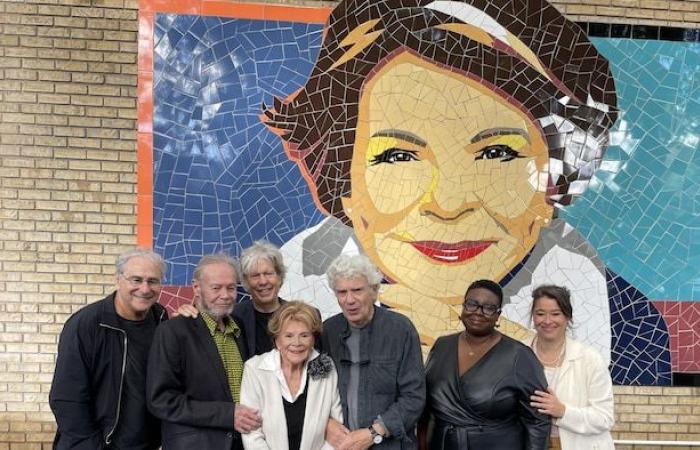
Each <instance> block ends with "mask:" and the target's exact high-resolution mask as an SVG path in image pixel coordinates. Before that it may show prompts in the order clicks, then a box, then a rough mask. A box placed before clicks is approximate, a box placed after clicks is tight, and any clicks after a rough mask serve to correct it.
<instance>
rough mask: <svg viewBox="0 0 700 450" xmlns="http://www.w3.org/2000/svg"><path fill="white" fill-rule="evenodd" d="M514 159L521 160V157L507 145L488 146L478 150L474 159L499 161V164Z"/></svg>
mask: <svg viewBox="0 0 700 450" xmlns="http://www.w3.org/2000/svg"><path fill="white" fill-rule="evenodd" d="M516 158H523V156H522V155H521V154H520V153H519V152H518V151H516V150H513V149H512V148H511V147H510V146H508V145H488V146H486V147H484V148H483V149H481V150H479V152H478V154H477V156H476V158H474V159H476V160H479V159H500V160H501V162H508V161H512V160H514V159H516Z"/></svg>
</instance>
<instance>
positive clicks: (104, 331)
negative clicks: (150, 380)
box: [49, 292, 168, 450]
mask: <svg viewBox="0 0 700 450" xmlns="http://www.w3.org/2000/svg"><path fill="white" fill-rule="evenodd" d="M115 294H116V293H115V292H113V293H111V294H110V295H108V296H107V297H105V298H104V299H102V300H100V301H98V302H95V303H92V304H90V305H87V306H85V307H84V308H82V309H81V310H80V311H78V312H76V313H75V314H73V315H72V316H71V317H70V318H69V319H68V321H67V322H66V323H65V325H64V326H63V331H62V332H61V338H60V340H59V343H58V357H57V358H56V370H55V371H54V375H53V383H52V384H51V391H50V392H49V405H50V406H51V411H53V413H54V416H56V424H57V425H58V430H57V431H56V438H55V440H54V448H55V449H59V450H63V449H75V450H78V449H85V450H96V449H102V448H105V447H107V446H108V445H109V444H110V443H111V442H112V439H113V437H114V433H115V430H116V429H117V425H118V422H119V411H120V403H121V399H120V386H121V385H122V383H123V379H124V376H125V373H124V371H125V367H126V366H125V364H124V362H125V354H124V348H125V346H126V347H127V348H128V344H129V342H128V339H127V336H126V331H125V330H123V329H122V328H120V323H119V318H118V316H117V311H116V309H115V307H114V298H115ZM149 316H150V317H151V318H152V320H154V321H155V323H157V324H160V323H161V322H163V321H165V320H167V318H168V315H167V313H166V312H165V309H164V308H163V307H162V306H161V305H159V304H158V303H156V304H154V305H153V306H152V307H151V310H150V311H149ZM143 382H144V384H145V383H146V380H143ZM147 431H148V432H149V435H150V439H149V440H150V442H149V443H144V444H146V445H147V446H148V448H158V446H159V444H160V436H159V433H158V430H147ZM151 431H152V432H151ZM117 432H118V431H117Z"/></svg>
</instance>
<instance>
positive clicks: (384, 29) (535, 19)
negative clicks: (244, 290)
mask: <svg viewBox="0 0 700 450" xmlns="http://www.w3.org/2000/svg"><path fill="white" fill-rule="evenodd" d="M617 113H618V111H617V97H616V92H615V84H614V80H613V77H612V74H611V72H610V69H609V66H608V62H607V60H606V59H605V58H604V57H603V56H601V55H600V54H599V53H598V51H597V50H596V48H595V47H594V46H593V45H592V44H591V43H590V42H589V40H588V38H587V37H586V35H585V33H584V32H583V31H582V30H581V29H580V28H579V27H578V26H577V25H575V24H573V23H572V22H570V21H569V20H567V19H566V18H565V17H564V16H563V15H562V14H561V13H559V12H558V11H557V10H556V9H555V8H554V7H553V6H551V5H550V4H549V3H547V2H544V1H540V0H531V1H516V0H491V1H484V0H471V1H423V0H411V1H397V0H383V1H376V0H364V1H362V0H348V1H343V2H341V3H340V4H339V5H338V6H337V7H336V8H335V9H334V10H333V12H332V14H331V16H330V18H329V21H328V24H327V26H326V30H325V34H324V40H323V44H322V46H321V50H320V54H319V56H318V58H317V61H316V65H315V66H314V68H313V70H312V71H311V74H310V76H309V78H308V80H307V82H306V84H305V85H304V86H303V87H302V88H301V89H300V90H298V91H296V92H294V93H292V94H291V95H289V96H288V97H281V98H276V99H275V100H274V102H273V104H271V105H267V106H264V110H263V113H262V114H261V119H262V120H263V122H264V123H265V125H266V126H267V127H268V128H269V129H270V130H271V131H272V132H274V133H275V134H277V135H278V136H279V137H280V139H281V141H282V143H283V146H284V149H285V152H286V154H287V155H288V157H289V158H290V159H291V160H293V161H295V162H296V163H297V165H298V168H299V170H300V171H301V173H302V175H303V177H304V179H305V180H306V182H307V184H308V186H309V189H310V191H311V193H312V196H313V198H314V201H315V203H316V205H317V206H318V208H319V209H320V210H321V211H323V212H324V213H325V214H326V215H327V219H325V220H324V221H323V222H321V223H320V224H318V225H315V226H313V227H311V228H308V229H306V230H304V231H302V232H300V233H299V234H297V235H296V236H295V237H294V238H293V239H291V240H290V241H288V242H287V243H286V244H284V245H283V246H282V251H283V253H284V254H285V261H286V262H287V264H288V265H289V266H290V267H289V271H288V274H287V279H286V281H285V284H284V287H283V290H282V295H283V296H287V297H289V298H304V299H307V298H308V299H313V301H314V302H315V303H316V305H317V306H318V307H319V308H320V309H321V310H322V312H324V313H325V314H330V313H333V312H336V311H337V305H336V303H335V300H334V297H333V293H332V292H330V290H329V288H328V287H327V284H326V281H325V276H324V273H325V268H326V267H327V265H328V263H329V262H330V261H331V260H332V259H333V258H334V257H336V256H337V255H338V254H340V253H364V254H367V255H368V256H369V257H370V258H371V259H372V261H373V262H374V263H375V264H376V265H377V266H378V267H379V268H380V270H381V271H382V273H383V274H384V277H385V284H383V287H382V290H381V294H380V302H381V304H382V305H384V306H385V307H389V308H393V309H394V310H396V311H398V312H401V313H402V314H404V315H406V316H408V317H410V318H411V320H412V321H413V323H414V324H415V325H416V327H417V329H418V331H419V333H420V336H421V339H422V341H423V344H424V345H425V346H426V347H429V346H430V345H431V344H432V343H433V342H434V341H435V340H436V339H437V337H439V336H441V335H445V334H448V333H453V332H455V331H456V330H458V329H459V326H460V324H459V312H460V310H461V304H462V301H463V298H462V295H463V293H464V290H465V287H466V286H467V285H469V283H470V282H472V281H474V280H477V279H483V278H486V279H493V280H498V281H500V284H501V285H502V286H503V287H504V292H505V293H506V301H505V302H506V303H507V304H505V306H504V314H503V315H504V316H505V317H506V319H504V320H502V323H501V329H502V330H505V332H506V333H508V334H511V335H513V336H515V337H525V336H526V335H527V334H528V333H529V331H528V330H527V328H528V327H529V326H530V323H529V320H530V319H529V315H528V305H529V298H530V292H531V290H532V288H534V286H536V285H538V284H541V283H557V284H564V285H567V286H569V287H570V288H571V290H572V292H573V301H574V308H575V309H576V311H577V312H576V318H577V324H576V327H575V330H574V333H575V335H576V337H577V338H579V339H581V340H583V341H585V342H588V343H589V344H591V345H593V346H594V347H595V348H597V349H598V350H599V351H600V352H601V353H602V354H603V355H604V356H606V357H607V358H609V361H610V363H611V371H612V375H613V380H614V381H615V382H616V383H617V384H670V382H671V367H670V354H669V348H668V347H669V343H668V332H667V329H666V325H665V323H664V321H663V319H662V318H661V315H660V314H659V312H658V311H657V310H656V308H655V307H654V306H653V304H652V303H651V302H649V301H648V299H647V298H646V297H645V296H644V295H643V294H642V293H641V292H639V291H638V290H636V289H635V288H634V287H633V286H631V285H629V284H628V283H627V282H626V281H625V280H624V279H622V278H621V277H619V276H618V275H617V274H615V273H614V272H612V271H611V270H609V269H608V268H607V267H606V266H605V264H604V263H603V262H602V261H601V259H600V258H599V257H598V255H597V252H596V250H595V248H593V247H592V246H591V245H590V244H589V243H588V242H587V241H586V239H585V238H584V237H583V236H582V235H581V234H579V233H578V232H577V231H576V229H574V228H573V227H571V226H570V225H568V224H567V223H566V222H565V221H563V220H562V219H561V218H559V211H560V210H561V209H562V208H564V207H566V206H568V205H570V204H571V203H572V202H574V201H575V200H576V198H577V197H579V196H580V195H581V194H583V192H584V191H585V189H586V187H587V185H588V183H589V181H590V180H591V178H592V177H593V175H594V173H595V171H596V170H597V169H598V168H599V166H600V163H601V161H602V158H603V156H604V154H605V151H606V149H607V146H608V141H609V131H610V128H611V127H612V126H613V124H614V123H615V121H616V119H617Z"/></svg>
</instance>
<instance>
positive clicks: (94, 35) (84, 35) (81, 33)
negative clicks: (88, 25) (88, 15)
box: [71, 28, 104, 41]
mask: <svg viewBox="0 0 700 450" xmlns="http://www.w3.org/2000/svg"><path fill="white" fill-rule="evenodd" d="M71 37H72V38H73V39H89V40H94V41H101V40H102V39H103V37H104V33H103V32H102V30H88V29H75V28H74V29H72V30H71Z"/></svg>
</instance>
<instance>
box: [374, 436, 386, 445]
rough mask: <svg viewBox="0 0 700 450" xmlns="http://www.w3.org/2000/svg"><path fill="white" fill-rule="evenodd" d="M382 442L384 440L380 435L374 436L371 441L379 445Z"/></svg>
mask: <svg viewBox="0 0 700 450" xmlns="http://www.w3.org/2000/svg"><path fill="white" fill-rule="evenodd" d="M383 440H384V438H383V437H382V435H381V434H377V435H376V436H374V439H373V441H374V443H375V444H381V443H382V441H383Z"/></svg>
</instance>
